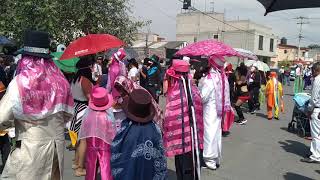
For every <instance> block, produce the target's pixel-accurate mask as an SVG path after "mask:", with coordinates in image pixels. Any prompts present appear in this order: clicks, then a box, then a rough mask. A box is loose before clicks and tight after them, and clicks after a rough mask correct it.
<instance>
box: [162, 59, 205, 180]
mask: <svg viewBox="0 0 320 180" xmlns="http://www.w3.org/2000/svg"><path fill="white" fill-rule="evenodd" d="M189 71H190V64H189V62H187V61H184V60H177V59H174V60H172V65H171V67H170V68H169V69H168V70H167V72H166V75H165V78H164V79H165V80H164V85H163V93H164V94H165V95H166V102H167V104H166V110H165V118H164V123H163V141H164V147H165V149H166V155H167V157H174V158H175V166H176V174H177V179H178V180H193V179H199V178H200V176H201V174H200V168H201V167H200V160H201V159H200V154H201V152H202V149H203V109H202V101H201V96H200V92H199V90H198V89H197V87H196V86H195V85H194V84H193V83H192V79H191V75H190V73H189ZM193 155H194V156H193Z"/></svg>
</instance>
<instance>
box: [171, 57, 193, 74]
mask: <svg viewBox="0 0 320 180" xmlns="http://www.w3.org/2000/svg"><path fill="white" fill-rule="evenodd" d="M171 68H172V70H174V71H176V72H183V73H184V72H189V70H190V64H189V62H187V61H184V60H178V59H173V60H172V66H171Z"/></svg>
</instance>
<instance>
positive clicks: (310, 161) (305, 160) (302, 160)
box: [300, 157, 320, 164]
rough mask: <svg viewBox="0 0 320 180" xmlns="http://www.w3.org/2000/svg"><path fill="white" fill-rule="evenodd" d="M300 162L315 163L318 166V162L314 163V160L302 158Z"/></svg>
mask: <svg viewBox="0 0 320 180" xmlns="http://www.w3.org/2000/svg"><path fill="white" fill-rule="evenodd" d="M300 161H301V162H304V163H316V164H319V163H320V162H319V161H316V160H313V159H311V158H309V157H308V158H304V159H301V160H300Z"/></svg>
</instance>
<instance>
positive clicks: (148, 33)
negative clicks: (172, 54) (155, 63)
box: [144, 20, 152, 58]
mask: <svg viewBox="0 0 320 180" xmlns="http://www.w3.org/2000/svg"><path fill="white" fill-rule="evenodd" d="M151 23H152V21H151V20H150V21H147V22H146V25H147V28H148V32H147V33H146V48H145V50H144V55H145V56H146V58H147V57H149V35H150V25H151Z"/></svg>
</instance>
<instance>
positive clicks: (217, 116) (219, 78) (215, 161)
mask: <svg viewBox="0 0 320 180" xmlns="http://www.w3.org/2000/svg"><path fill="white" fill-rule="evenodd" d="M224 63H225V59H224V58H223V57H215V56H211V57H210V58H209V59H208V64H209V67H210V70H209V72H208V73H207V75H206V76H205V77H203V78H202V80H201V81H200V83H199V89H200V92H201V97H202V103H203V122H204V147H203V159H204V162H205V164H206V166H207V167H208V168H209V169H212V170H216V169H217V168H218V167H219V166H220V164H221V151H222V142H221V138H222V126H223V123H224V116H225V114H226V113H228V112H231V111H232V108H231V103H230V97H229V96H230V93H229V83H228V79H227V76H226V74H225V72H224Z"/></svg>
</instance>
